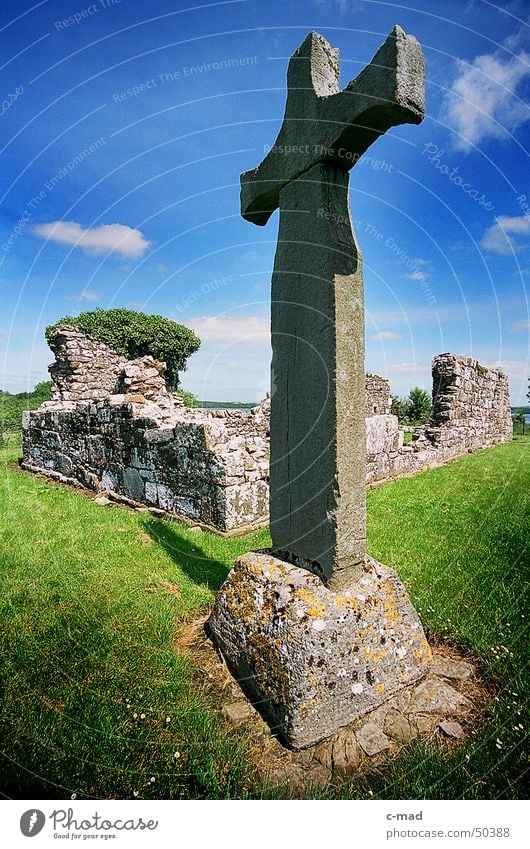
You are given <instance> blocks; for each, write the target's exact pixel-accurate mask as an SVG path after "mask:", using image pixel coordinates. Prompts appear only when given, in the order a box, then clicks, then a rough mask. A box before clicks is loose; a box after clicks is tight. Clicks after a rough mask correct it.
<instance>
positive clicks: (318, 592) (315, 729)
mask: <svg viewBox="0 0 530 849" xmlns="http://www.w3.org/2000/svg"><path fill="white" fill-rule="evenodd" d="M367 565H368V568H367V571H365V572H363V576H362V577H361V578H360V580H359V581H358V582H356V583H355V584H354V585H353V586H352V587H351V588H350V590H348V591H345V592H344V593H333V592H331V591H330V590H329V589H327V588H326V587H325V586H324V584H323V583H322V582H321V581H320V580H319V578H318V577H317V576H315V575H313V574H311V573H310V572H308V571H306V570H304V569H300V568H298V567H295V566H292V565H290V564H288V563H285V562H283V561H281V560H279V559H277V558H276V557H273V556H272V555H270V554H266V553H258V552H250V553H248V554H246V555H243V556H242V557H240V558H239V559H238V561H237V562H236V565H235V567H234V568H233V569H232V571H231V572H230V574H229V576H228V578H227V580H226V581H225V583H224V584H223V586H222V588H221V590H220V592H219V594H218V596H217V598H216V601H215V604H214V608H213V611H212V616H211V618H210V631H211V633H212V637H213V639H214V641H215V643H216V645H217V646H219V648H220V649H221V651H222V653H223V655H224V657H225V659H226V661H227V663H228V665H229V667H230V669H231V671H232V673H233V674H234V676H235V678H236V680H240V681H242V682H244V688H245V690H246V692H248V693H250V694H251V695H252V696H253V697H255V698H256V700H258V701H259V702H260V703H261V705H262V710H263V711H264V713H265V714H266V716H267V718H268V720H269V721H270V723H271V725H273V726H274V727H275V728H277V730H278V731H279V732H280V733H281V734H282V736H283V737H284V739H285V740H286V741H287V742H288V743H289V745H291V746H292V747H293V748H303V747H305V746H309V745H312V744H314V743H317V742H318V741H319V740H321V739H324V738H325V737H327V736H329V735H331V734H332V733H334V732H336V731H337V730H338V729H339V728H340V727H341V726H343V725H346V724H348V723H349V722H351V721H353V720H354V719H356V718H357V717H359V716H361V715H362V714H364V713H366V712H367V711H369V710H371V709H373V708H375V707H377V705H379V704H381V702H383V701H384V700H385V699H387V698H388V697H389V696H390V695H392V693H394V692H395V691H397V690H399V689H400V688H402V687H404V686H405V685H406V684H408V683H412V682H413V681H414V680H417V679H418V678H419V677H421V676H422V675H423V674H424V673H425V670H426V669H427V667H428V664H429V661H430V659H431V652H430V649H429V647H428V645H427V642H426V640H425V636H424V634H423V629H422V627H421V623H420V621H419V619H418V616H417V614H416V612H415V610H414V608H413V607H412V605H411V604H410V601H409V599H408V597H407V594H406V592H405V590H404V588H403V586H402V585H401V584H400V582H399V580H398V579H397V576H396V574H395V572H393V571H392V570H390V569H387V568H386V567H384V566H381V564H378V563H376V562H375V561H373V560H371V559H370V560H369V561H368V564H367Z"/></svg>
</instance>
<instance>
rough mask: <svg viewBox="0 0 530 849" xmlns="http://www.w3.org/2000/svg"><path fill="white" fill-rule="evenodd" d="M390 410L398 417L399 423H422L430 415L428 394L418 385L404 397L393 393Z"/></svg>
mask: <svg viewBox="0 0 530 849" xmlns="http://www.w3.org/2000/svg"><path fill="white" fill-rule="evenodd" d="M390 412H391V413H392V414H393V415H394V416H397V417H398V421H399V423H400V424H404V425H420V424H424V423H425V422H426V421H428V420H429V419H430V417H431V412H432V401H431V398H430V395H428V394H427V392H425V390H424V389H420V387H419V386H415V387H414V389H411V390H410V392H409V394H408V395H407V397H406V398H400V397H399V395H393V396H392V407H391V408H390Z"/></svg>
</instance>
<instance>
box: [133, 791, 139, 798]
mask: <svg viewBox="0 0 530 849" xmlns="http://www.w3.org/2000/svg"><path fill="white" fill-rule="evenodd" d="M133 796H134V798H135V799H136V798H137V797H138V790H133Z"/></svg>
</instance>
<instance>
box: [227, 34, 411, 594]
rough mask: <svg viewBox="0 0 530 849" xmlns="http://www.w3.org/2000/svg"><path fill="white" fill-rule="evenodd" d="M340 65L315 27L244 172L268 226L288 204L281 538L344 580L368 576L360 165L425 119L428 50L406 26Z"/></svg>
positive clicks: (282, 317)
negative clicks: (391, 132)
mask: <svg viewBox="0 0 530 849" xmlns="http://www.w3.org/2000/svg"><path fill="white" fill-rule="evenodd" d="M338 77H339V66H338V51H337V50H335V49H333V48H332V47H331V45H329V44H328V42H327V41H326V40H325V39H324V38H322V36H320V35H318V34H317V33H310V34H309V35H308V36H307V38H306V39H305V41H304V42H303V44H302V45H301V46H300V47H299V48H298V50H297V51H296V52H295V54H294V55H293V57H292V58H291V61H290V63H289V69H288V74H287V79H288V90H287V104H286V108H285V118H284V122H283V124H282V127H281V129H280V133H279V135H278V139H277V142H276V144H275V145H274V146H273V147H272V149H271V151H270V153H269V154H268V155H267V156H266V157H265V159H264V160H263V162H262V163H261V164H260V165H259V166H258V167H257V168H256V169H254V170H253V171H248V172H246V173H244V174H242V175H241V213H242V215H243V217H245V218H247V219H248V220H249V221H253V222H254V223H257V224H265V223H266V222H267V220H268V218H269V216H270V214H271V212H272V211H273V210H274V209H275V208H276V207H278V206H279V207H280V227H279V235H278V245H277V250H276V256H275V261H274V273H273V279H272V310H271V315H272V318H271V325H272V374H273V375H274V383H275V392H274V393H273V395H272V399H271V469H270V480H271V491H272V496H271V500H270V527H271V537H272V547H273V549H274V551H276V552H277V553H278V555H279V556H281V557H282V558H284V559H286V560H289V561H290V562H292V563H295V564H297V565H300V566H303V567H305V568H307V569H309V570H310V571H313V572H315V573H316V574H318V575H319V576H320V577H321V578H323V580H324V581H325V582H326V583H327V585H328V586H329V587H331V588H332V589H334V590H340V589H344V588H346V587H348V586H350V585H351V584H352V583H353V582H354V581H355V580H357V579H358V578H359V576H360V575H361V573H362V569H363V563H364V557H365V553H366V539H365V538H366V533H365V498H364V488H365V465H366V450H365V426H364V420H363V419H364V417H363V413H364V410H365V395H364V388H365V387H364V384H365V376H364V306H363V282H362V261H361V255H360V252H359V249H358V246H357V243H356V239H355V236H354V233H353V228H352V223H351V219H350V214H349V208H348V185H349V177H348V171H349V170H350V169H351V168H352V167H353V165H355V163H356V162H357V161H358V159H359V156H360V154H361V153H362V152H364V151H365V150H366V148H367V147H369V146H370V144H371V143H372V142H373V141H374V140H375V139H376V138H378V137H379V136H380V135H381V134H382V133H384V132H386V130H387V129H389V128H390V127H392V126H395V125H397V124H402V123H406V122H413V123H419V122H420V121H421V120H422V118H423V114H424V85H425V69H424V59H423V53H422V51H421V48H420V46H419V44H418V42H417V41H416V39H414V38H413V37H411V36H407V35H406V34H405V33H404V32H403V30H402V29H400V28H399V27H395V28H394V29H393V30H392V32H391V33H390V35H389V36H388V38H387V39H386V41H385V42H384V44H383V45H382V46H381V47H380V49H379V50H378V51H377V53H376V55H375V56H374V59H373V61H372V62H371V63H370V64H369V65H368V66H367V67H366V68H365V69H364V70H363V71H362V72H361V73H360V74H359V76H358V77H357V78H356V79H355V80H353V81H352V82H350V83H349V84H348V86H347V87H346V89H345V90H344V91H340V88H339V83H338ZM301 141H303V144H301V143H300V142H301ZM308 375H311V379H310V380H308Z"/></svg>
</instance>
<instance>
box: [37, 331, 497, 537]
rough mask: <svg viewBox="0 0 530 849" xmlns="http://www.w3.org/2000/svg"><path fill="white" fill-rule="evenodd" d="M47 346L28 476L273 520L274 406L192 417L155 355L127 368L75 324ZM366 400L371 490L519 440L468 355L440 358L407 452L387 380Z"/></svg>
mask: <svg viewBox="0 0 530 849" xmlns="http://www.w3.org/2000/svg"><path fill="white" fill-rule="evenodd" d="M50 347H52V350H53V351H54V353H55V356H56V361H55V363H53V364H52V365H51V366H50V373H51V375H52V378H53V381H54V392H53V398H52V400H51V401H48V402H46V403H44V404H42V405H41V407H40V408H39V409H38V410H35V411H33V412H30V413H26V414H25V416H24V420H23V461H22V466H23V468H26V469H28V470H30V471H33V472H40V473H44V474H46V475H48V476H49V477H52V478H56V479H58V480H60V481H63V482H66V483H69V484H77V485H82V486H85V487H88V488H89V489H92V490H94V491H97V492H102V491H106V492H109V493H111V494H114V495H115V496H121V497H124V498H126V499H130V500H131V501H134V502H137V503H140V504H145V505H147V506H148V507H150V508H151V509H153V510H155V511H156V510H163V511H166V512H168V513H172V514H174V515H176V516H180V517H182V518H184V519H186V520H189V521H192V522H196V523H198V524H201V525H205V526H209V527H213V528H215V529H216V530H218V531H221V532H224V533H233V532H239V531H244V530H246V529H248V528H250V527H255V526H259V525H262V524H266V523H267V521H268V497H269V492H268V475H269V441H268V436H269V412H270V402H269V401H268V400H265V401H264V402H263V403H262V404H260V405H259V406H257V407H255V408H254V409H253V410H251V411H250V412H241V411H239V410H204V409H187V408H185V407H184V406H183V404H182V402H181V401H180V399H179V398H178V397H177V396H175V395H173V394H171V393H169V392H168V390H167V387H166V382H165V379H164V371H165V366H164V364H163V363H157V362H156V361H155V360H153V358H152V357H140V358H138V359H137V360H133V361H126V360H125V359H123V358H122V357H120V356H119V355H117V354H116V352H115V351H113V350H112V349H111V348H109V347H108V346H106V345H104V344H102V343H99V342H94V341H93V340H90V339H88V338H87V337H86V336H85V335H84V334H83V333H81V332H80V331H78V330H75V329H74V328H71V327H62V328H60V329H59V330H57V331H56V332H55V333H54V335H53V337H52V339H51V340H50ZM366 398H367V403H366V410H367V417H366V448H367V483H368V484H373V483H376V482H381V481H384V480H391V479H393V478H397V477H400V476H401V475H404V474H410V473H412V472H417V471H421V470H422V469H428V468H433V467H434V466H439V465H441V464H442V463H444V462H446V461H447V460H449V459H451V458H453V457H457V456H459V455H461V454H465V453H467V452H468V451H473V450H476V449H478V448H482V447H486V446H488V445H493V444H495V443H499V442H508V441H509V440H511V438H512V421H511V413H510V399H509V392H508V381H507V378H506V376H505V375H504V374H503V373H502V372H500V371H499V370H498V369H488V368H485V367H484V366H481V365H480V364H479V363H478V362H477V361H476V360H472V359H470V358H469V357H458V356H456V355H454V354H440V355H439V356H437V357H435V358H434V361H433V415H432V419H431V421H430V422H429V423H428V424H427V425H425V426H424V427H422V428H415V429H414V433H413V441H412V443H411V444H410V445H404V444H403V430H402V429H401V428H400V426H399V423H398V420H397V417H396V416H393V415H391V414H390V413H389V410H390V385H389V383H388V381H387V380H384V379H383V378H380V377H378V376H377V375H367V376H366ZM373 410H377V413H376V414H375V415H373V414H372V411H373ZM368 413H369V414H368Z"/></svg>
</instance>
